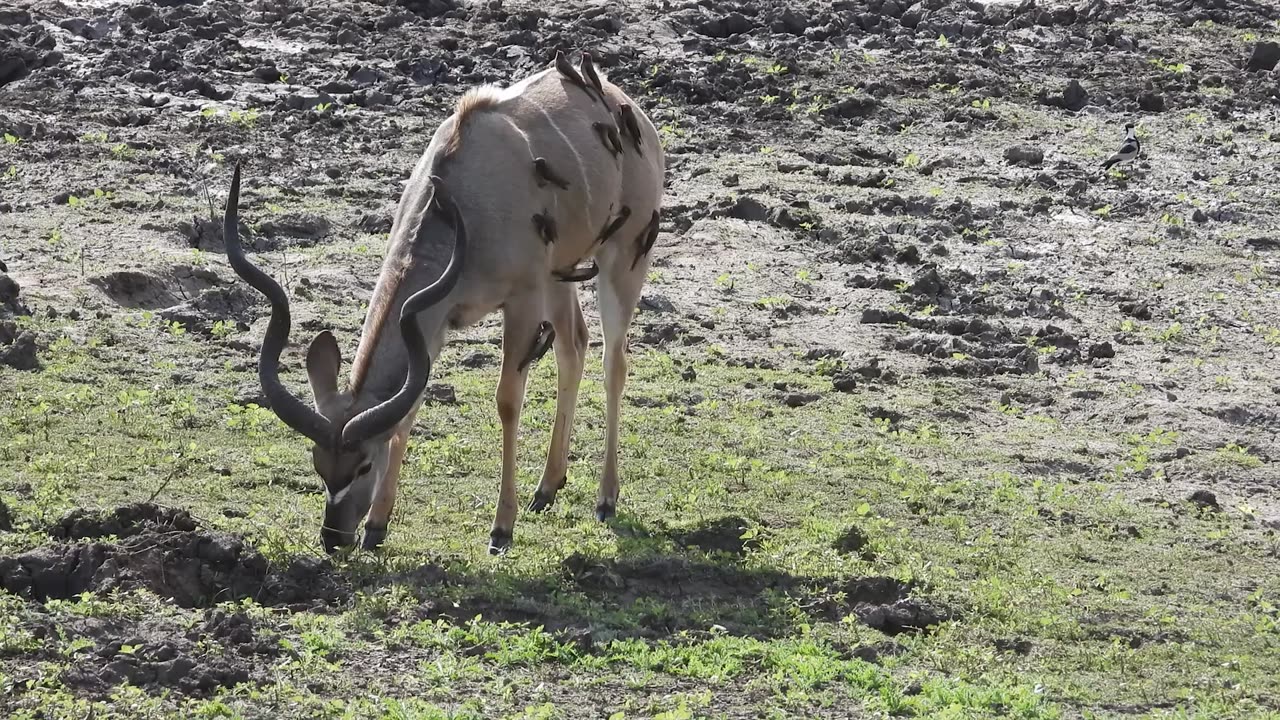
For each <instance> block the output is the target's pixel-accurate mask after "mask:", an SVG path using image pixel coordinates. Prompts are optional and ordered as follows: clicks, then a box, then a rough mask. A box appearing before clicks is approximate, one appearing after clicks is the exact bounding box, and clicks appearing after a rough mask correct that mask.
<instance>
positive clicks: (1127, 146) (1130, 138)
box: [1102, 123, 1142, 172]
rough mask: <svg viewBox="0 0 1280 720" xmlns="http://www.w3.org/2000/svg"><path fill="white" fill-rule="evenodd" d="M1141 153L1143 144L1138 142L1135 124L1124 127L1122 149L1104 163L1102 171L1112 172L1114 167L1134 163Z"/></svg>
mask: <svg viewBox="0 0 1280 720" xmlns="http://www.w3.org/2000/svg"><path fill="white" fill-rule="evenodd" d="M1141 152H1142V143H1140V142H1138V136H1137V135H1136V134H1135V132H1134V125H1133V123H1129V124H1127V125H1125V126H1124V143H1122V144H1121V145H1120V149H1119V150H1117V151H1116V154H1115V155H1112V156H1111V157H1109V158H1107V161H1106V162H1104V163H1102V171H1103V172H1106V171H1107V170H1110V169H1111V167H1112V166H1113V165H1119V164H1120V163H1128V162H1133V161H1134V160H1136V159H1137V158H1138V155H1139V154H1140V153H1141Z"/></svg>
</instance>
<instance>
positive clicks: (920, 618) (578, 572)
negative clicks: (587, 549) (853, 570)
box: [562, 553, 951, 636]
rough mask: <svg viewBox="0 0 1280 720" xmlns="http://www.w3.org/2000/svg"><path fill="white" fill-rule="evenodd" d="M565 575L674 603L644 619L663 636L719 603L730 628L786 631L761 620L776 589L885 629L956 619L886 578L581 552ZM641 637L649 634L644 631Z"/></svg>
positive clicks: (605, 591)
mask: <svg viewBox="0 0 1280 720" xmlns="http://www.w3.org/2000/svg"><path fill="white" fill-rule="evenodd" d="M562 572H563V576H564V578H565V579H566V580H567V581H568V582H569V583H570V584H571V585H573V586H574V587H575V588H577V589H578V590H581V591H582V592H584V593H585V594H587V595H588V596H592V597H597V598H608V599H609V600H610V601H611V604H614V605H617V606H624V607H625V606H628V605H631V604H633V603H634V602H636V601H637V600H640V599H644V600H647V601H653V600H660V601H663V602H665V603H666V606H667V607H668V608H671V609H670V610H668V611H667V612H666V613H658V614H655V615H654V616H651V617H646V618H644V620H643V622H644V624H645V626H646V629H647V630H648V631H649V633H651V634H654V635H663V634H670V633H672V632H676V631H678V630H680V629H688V628H690V627H696V626H697V622H696V618H694V617H692V615H693V614H694V613H693V609H694V608H697V609H701V610H706V609H707V608H717V607H718V608H720V609H722V610H723V611H724V613H723V615H722V616H721V617H720V618H718V622H719V623H720V624H721V625H723V626H724V627H725V628H726V629H728V630H729V631H730V632H734V633H736V634H742V635H752V636H771V635H772V634H774V633H775V632H783V631H784V630H785V628H783V627H781V625H784V624H785V623H783V622H782V621H778V625H779V626H778V627H774V626H772V625H771V624H770V623H769V622H765V623H761V622H759V621H758V619H759V618H760V617H762V616H764V617H767V616H769V615H770V614H772V613H773V612H774V611H775V610H776V609H777V608H776V607H774V605H773V602H774V601H773V600H771V599H770V596H771V595H773V594H775V593H781V594H782V595H785V596H788V597H791V598H795V599H799V600H800V602H799V603H797V605H798V606H799V607H803V608H805V609H806V611H807V612H808V613H809V614H811V615H813V616H815V617H820V618H824V619H828V620H838V619H840V618H843V617H845V616H847V615H849V614H853V615H855V616H857V618H858V619H859V620H860V621H861V622H863V623H864V624H866V625H868V626H870V627H873V628H876V629H877V630H880V631H882V632H884V633H886V634H889V635H896V634H899V633H903V632H915V631H922V630H927V629H928V628H930V627H933V626H935V625H938V624H939V623H942V622H944V621H946V620H947V619H949V618H950V616H951V614H950V613H949V612H947V611H945V610H944V609H941V608H937V607H933V606H931V605H929V604H928V603H925V602H923V601H921V600H918V599H916V598H912V597H911V589H912V588H911V587H910V586H909V585H907V584H905V583H902V582H901V581H898V580H895V579H893V578H887V577H870V578H859V579H854V580H841V579H837V578H805V577H797V576H794V575H790V574H787V573H784V572H779V571H773V570H756V569H748V568H743V567H737V566H733V565H727V564H711V563H705V562H696V561H692V560H688V559H685V558H680V557H662V556H658V557H645V558H622V559H607V560H601V559H595V558H588V557H586V556H584V555H581V554H579V553H575V554H573V555H571V556H569V557H568V558H566V559H565V561H564V563H563V564H562ZM641 634H642V635H644V634H646V633H643V632H642V633H641Z"/></svg>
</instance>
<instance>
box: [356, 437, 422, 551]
mask: <svg viewBox="0 0 1280 720" xmlns="http://www.w3.org/2000/svg"><path fill="white" fill-rule="evenodd" d="M411 429H413V425H412V424H411V423H406V424H405V425H404V426H403V427H401V428H400V429H399V430H397V431H396V434H395V435H392V436H391V440H390V441H389V442H390V446H389V447H388V448H387V472H386V474H385V475H383V476H382V482H381V483H379V484H378V487H377V489H376V490H374V492H373V506H372V507H371V508H369V517H368V519H366V520H365V523H364V549H365V550H375V549H377V548H378V546H380V545H382V542H383V541H384V540H386V539H387V526H389V525H390V524H391V511H392V510H394V509H395V505H396V494H397V492H398V491H399V489H400V470H401V469H402V467H403V465H404V452H405V449H406V448H407V447H408V445H409V431H410V430H411Z"/></svg>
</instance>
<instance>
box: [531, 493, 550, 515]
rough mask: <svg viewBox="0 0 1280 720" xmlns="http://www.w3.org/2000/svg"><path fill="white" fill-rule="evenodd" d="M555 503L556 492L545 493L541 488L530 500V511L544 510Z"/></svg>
mask: <svg viewBox="0 0 1280 720" xmlns="http://www.w3.org/2000/svg"><path fill="white" fill-rule="evenodd" d="M555 504H556V496H555V493H544V492H542V491H541V490H535V491H534V492H533V499H532V500H530V501H529V512H542V511H543V510H546V509H547V508H549V507H551V506H552V505H555Z"/></svg>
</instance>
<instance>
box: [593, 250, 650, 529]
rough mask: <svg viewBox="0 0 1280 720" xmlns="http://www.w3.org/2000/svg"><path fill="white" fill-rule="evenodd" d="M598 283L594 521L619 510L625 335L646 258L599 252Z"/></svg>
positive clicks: (628, 252)
mask: <svg viewBox="0 0 1280 720" xmlns="http://www.w3.org/2000/svg"><path fill="white" fill-rule="evenodd" d="M599 259H600V261H601V269H600V275H599V279H598V281H597V287H598V289H599V292H598V305H599V308H600V325H601V328H602V330H603V331H604V384H605V449H604V469H603V471H602V472H601V475H600V489H599V494H598V496H597V500H596V519H597V520H600V521H601V522H603V521H605V520H608V519H609V518H611V517H613V516H614V514H615V513H616V512H617V508H618V493H619V485H620V483H619V479H618V434H619V431H620V427H619V426H620V425H621V413H622V391H623V390H624V389H625V388H626V384H627V331H628V330H629V329H630V327H631V319H632V317H633V315H634V314H635V309H636V303H638V302H639V300H640V291H641V290H642V289H643V288H644V282H645V278H646V276H647V275H648V273H649V255H648V253H645V254H643V255H641V256H640V257H638V258H637V257H636V256H635V252H634V249H633V248H631V247H629V246H627V245H625V244H616V245H613V246H607V247H605V248H604V249H602V251H601V253H600V256H599Z"/></svg>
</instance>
